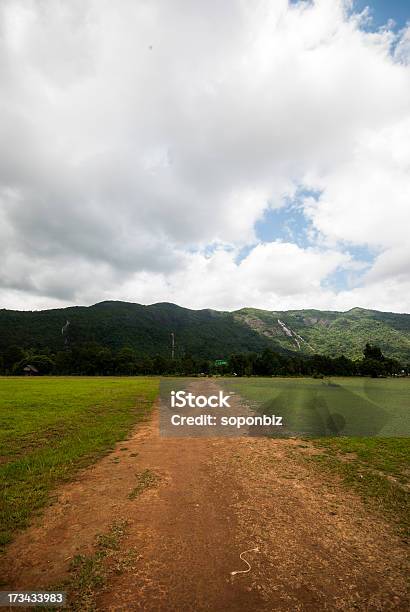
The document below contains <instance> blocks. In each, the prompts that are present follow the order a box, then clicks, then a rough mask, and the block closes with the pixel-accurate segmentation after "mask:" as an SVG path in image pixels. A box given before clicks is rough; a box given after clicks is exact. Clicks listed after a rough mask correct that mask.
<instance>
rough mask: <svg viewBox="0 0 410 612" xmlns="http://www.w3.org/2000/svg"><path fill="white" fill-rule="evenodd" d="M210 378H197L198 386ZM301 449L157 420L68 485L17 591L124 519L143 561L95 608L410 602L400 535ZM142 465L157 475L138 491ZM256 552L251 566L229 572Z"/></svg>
mask: <svg viewBox="0 0 410 612" xmlns="http://www.w3.org/2000/svg"><path fill="white" fill-rule="evenodd" d="M209 384H213V383H209V382H207V381H198V393H199V392H204V391H205V390H206V391H209ZM206 385H208V387H206ZM121 449H123V450H121ZM124 449H126V450H124ZM299 453H300V451H299V450H298V443H297V442H296V441H292V440H288V441H286V440H271V439H267V438H228V439H227V438H215V439H206V438H197V439H193V438H192V439H191V438H174V439H173V438H161V437H160V436H159V434H158V415H154V418H153V419H152V421H150V422H149V423H147V424H144V425H141V426H139V427H138V428H137V429H136V431H135V432H134V434H133V435H132V437H131V438H130V439H129V440H127V441H126V442H124V443H121V444H119V445H118V446H117V448H116V450H115V451H114V452H113V453H111V454H110V455H108V456H107V457H105V458H104V459H103V460H101V461H100V462H99V463H97V464H96V465H94V466H93V467H92V468H89V469H87V470H86V471H84V472H83V473H82V474H81V475H80V476H79V477H78V479H77V480H76V481H75V482H73V483H71V484H69V485H66V486H64V487H63V488H62V489H61V490H60V492H59V498H58V501H57V502H56V503H54V504H53V505H52V506H50V507H49V508H48V509H47V510H46V512H45V514H44V515H43V517H42V518H41V520H39V522H38V524H37V525H34V526H33V527H31V528H30V529H28V530H27V531H26V532H24V533H22V534H21V535H19V536H18V537H17V539H16V540H15V541H14V543H13V544H12V545H11V546H10V547H9V549H8V552H7V554H6V556H5V557H4V558H3V559H2V560H1V562H0V571H1V574H2V575H3V576H5V581H6V583H7V585H8V587H10V588H11V587H12V588H14V589H17V588H20V589H24V588H27V589H32V588H33V587H35V588H37V589H38V588H40V587H44V588H47V587H49V586H50V585H53V584H56V583H58V582H60V581H61V580H62V579H63V578H66V577H67V576H68V575H69V565H70V560H71V559H72V558H73V557H74V556H75V555H77V554H88V555H90V554H93V550H94V543H95V538H96V536H97V535H98V534H100V533H103V532H107V531H109V529H110V526H111V525H112V524H113V523H114V522H115V521H118V520H127V521H128V530H127V534H126V536H125V537H124V538H123V540H122V541H121V543H120V548H121V552H122V553H123V554H124V555H125V554H126V553H127V551H129V550H133V551H136V553H137V557H136V559H135V561H134V562H133V563H130V564H128V565H127V566H126V567H125V568H124V567H122V569H121V573H118V575H117V574H116V573H115V572H112V573H110V575H109V579H108V582H107V584H106V585H105V587H104V588H103V589H100V590H99V591H98V595H97V598H96V609H97V610H104V611H105V610H121V611H122V610H147V611H151V610H152V611H153V610H164V611H165V610H166V611H174V610H175V611H178V612H186V611H190V610H192V611H194V610H195V611H199V610H209V611H221V612H222V611H231V610H232V611H234V610H237V611H244V612H252V611H259V610H260V611H268V610H279V611H289V612H290V611H292V612H295V611H298V610H303V611H304V610H308V611H315V612H317V611H321V610H343V611H346V610H366V611H369V610H406V609H409V606H410V602H409V600H408V599H406V594H405V593H406V591H405V588H406V583H405V576H406V570H405V560H406V556H405V555H406V550H405V547H404V544H403V543H402V542H401V540H400V538H399V537H398V536H397V535H395V534H394V532H393V531H392V529H391V528H390V526H389V525H388V524H387V523H385V522H384V521H383V520H381V519H380V518H377V517H375V516H372V515H370V514H369V513H368V511H367V510H366V509H365V508H364V506H363V505H362V503H361V502H360V500H359V499H358V498H357V497H356V496H355V495H354V494H353V493H346V491H345V490H344V489H342V488H341V487H340V486H339V485H338V483H335V482H334V481H331V480H326V478H325V477H324V476H322V475H319V474H318V473H317V472H316V471H315V470H314V468H313V467H312V466H311V465H310V464H309V463H308V462H305V461H303V460H301V459H300V457H299ZM144 470H150V471H151V473H154V474H155V475H156V476H157V477H158V482H157V483H156V486H154V487H152V488H148V489H146V490H145V491H143V492H141V494H140V495H137V496H136V497H135V498H134V499H130V498H129V494H130V493H131V492H132V491H133V489H134V488H135V486H136V483H137V481H138V479H137V474H141V473H142V472H144ZM255 547H258V548H259V552H256V551H254V552H250V553H248V554H247V555H245V558H246V559H248V560H249V562H250V564H251V571H250V572H248V573H246V574H237V575H235V576H231V572H232V571H234V570H241V569H246V567H247V566H246V564H245V563H243V562H242V561H241V560H240V558H239V555H240V553H241V552H242V551H245V550H248V549H252V548H255ZM2 588H3V589H4V588H6V587H2Z"/></svg>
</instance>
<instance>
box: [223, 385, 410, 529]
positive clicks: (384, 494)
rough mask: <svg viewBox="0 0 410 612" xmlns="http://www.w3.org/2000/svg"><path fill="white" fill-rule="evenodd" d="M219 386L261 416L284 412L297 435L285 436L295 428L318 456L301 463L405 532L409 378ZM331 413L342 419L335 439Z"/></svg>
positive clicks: (409, 514) (409, 506)
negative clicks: (338, 482) (328, 424)
mask: <svg viewBox="0 0 410 612" xmlns="http://www.w3.org/2000/svg"><path fill="white" fill-rule="evenodd" d="M224 385H225V388H226V389H229V390H232V391H235V392H237V393H239V394H240V395H241V396H242V397H243V398H244V399H245V400H246V401H248V402H249V403H250V404H251V405H253V407H254V408H255V409H257V410H259V411H261V412H265V413H275V414H276V415H280V414H282V412H283V413H284V415H285V416H287V417H288V418H289V419H290V421H291V423H292V424H293V426H294V427H295V429H296V431H295V432H291V433H295V435H298V431H297V430H298V429H299V437H304V436H303V434H300V431H302V432H305V433H306V432H307V433H308V434H309V436H308V439H309V442H310V444H313V445H314V446H316V447H317V448H318V449H319V450H320V451H321V452H320V453H319V454H318V455H313V456H312V455H310V454H303V453H301V457H302V458H303V460H308V461H312V462H314V463H315V464H316V465H317V466H318V467H320V468H321V469H323V470H326V471H327V472H328V473H331V474H335V475H337V476H338V477H340V478H341V481H342V483H344V485H346V486H348V487H351V488H353V489H354V490H355V491H357V492H358V493H359V494H360V495H361V496H362V498H363V500H364V501H365V502H366V503H369V504H370V505H371V506H372V507H373V508H377V509H378V510H380V511H381V512H383V513H384V514H385V515H386V516H388V517H389V518H390V519H391V520H392V521H394V522H395V523H397V525H398V526H399V527H400V529H404V530H405V532H406V533H408V531H409V520H410V498H409V490H410V483H409V476H410V437H409V435H410V380H409V379H376V380H374V379H367V378H333V379H327V380H324V381H316V380H313V379H308V378H299V379H289V378H251V379H248V378H243V379H229V380H227V381H226V382H224ZM281 411H282V412H281ZM334 414H338V415H341V416H342V417H343V419H344V422H345V423H344V426H343V428H342V430H341V431H339V432H338V433H339V435H337V436H334V435H323V434H322V433H321V432H323V433H327V434H331V433H332V432H331V430H329V427H326V420H325V417H326V416H327V417H328V416H329V415H330V416H332V415H334ZM292 419H293V421H292ZM284 420H285V418H284ZM326 429H327V430H326ZM324 430H326V431H324ZM315 432H316V433H317V434H318V435H316V436H315V435H314V434H315ZM353 434H355V435H353ZM369 434H370V435H369ZM371 434H374V435H371Z"/></svg>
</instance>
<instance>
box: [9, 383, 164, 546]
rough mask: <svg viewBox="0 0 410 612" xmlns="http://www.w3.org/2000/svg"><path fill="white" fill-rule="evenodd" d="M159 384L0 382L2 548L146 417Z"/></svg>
mask: <svg viewBox="0 0 410 612" xmlns="http://www.w3.org/2000/svg"><path fill="white" fill-rule="evenodd" d="M158 384H159V381H158V379H149V378H94V377H93V378H84V377H82V378H74V377H67V378H64V377H61V378H55V377H54V378H51V377H50V378H47V377H42V378H24V379H23V378H0V546H2V545H4V544H6V543H7V542H9V541H10V539H11V537H12V534H13V532H15V531H16V530H18V529H22V528H24V527H26V526H27V525H28V523H29V521H30V518H31V517H32V516H33V515H34V514H36V513H38V512H39V511H40V510H41V508H42V507H43V506H44V505H45V504H46V503H47V502H49V500H50V496H51V494H52V491H53V489H54V488H55V487H56V485H58V484H59V483H61V482H63V481H66V480H69V479H70V478H72V477H73V475H74V474H75V473H76V471H78V470H79V469H80V468H82V467H85V466H86V465H89V464H91V463H92V462H94V461H95V460H96V459H97V458H98V457H100V456H101V455H102V454H104V453H105V452H106V451H107V450H109V449H110V448H112V447H113V445H114V444H115V442H117V441H118V440H121V439H124V438H125V437H126V435H127V433H128V432H129V431H130V428H131V427H132V425H133V424H134V423H137V422H138V421H141V420H143V419H144V418H145V417H146V416H147V415H148V414H149V412H150V410H151V407H152V403H153V400H154V399H155V397H156V395H157V392H158Z"/></svg>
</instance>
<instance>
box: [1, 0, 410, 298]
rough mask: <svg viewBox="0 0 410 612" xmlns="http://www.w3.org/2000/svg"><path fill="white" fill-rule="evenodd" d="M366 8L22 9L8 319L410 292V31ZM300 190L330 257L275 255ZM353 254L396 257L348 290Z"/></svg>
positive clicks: (9, 31) (16, 4)
mask: <svg viewBox="0 0 410 612" xmlns="http://www.w3.org/2000/svg"><path fill="white" fill-rule="evenodd" d="M347 5H348V3H344V2H342V0H340V1H333V2H330V1H329V0H316V2H313V3H312V4H310V3H304V2H301V3H299V4H292V5H291V4H288V2H287V1H285V0H280V1H279V0H277V1H276V2H271V1H268V0H259V1H256V2H255V1H250V0H249V1H248V0H227V1H226V2H223V3H220V2H216V0H215V1H213V0H212V1H210V2H206V3H200V2H190V3H187V2H184V1H183V0H176V1H175V2H172V3H169V2H165V0H152V2H149V3H147V2H144V1H142V0H139V1H134V0H123V2H121V3H120V4H118V3H113V2H110V1H109V0H86V1H84V0H81V1H80V0H75V1H73V2H70V3H57V2H54V1H53V0H43V1H41V2H40V0H24V1H23V0H13V1H11V0H7V1H5V2H3V3H2V5H1V7H0V29H1V37H0V88H1V92H2V95H1V101H0V104H1V115H0V143H1V144H0V220H1V221H2V224H3V225H2V229H0V238H2V240H1V243H0V250H1V251H2V253H3V256H2V257H3V259H2V269H1V271H0V283H1V286H2V287H3V289H2V290H0V300H1V304H0V305H5V306H9V307H10V306H13V305H14V306H17V307H43V306H44V305H47V304H50V305H55V304H65V303H76V302H80V303H91V302H95V301H98V300H101V299H107V298H114V299H115V298H117V299H120V298H123V299H124V298H127V299H130V300H132V301H138V302H144V301H145V302H148V301H159V300H168V301H176V302H178V303H182V304H183V305H186V306H197V305H200V306H201V307H205V306H209V307H220V308H235V307H240V306H244V305H255V306H256V305H260V306H268V307H271V308H279V307H285V306H288V307H309V306H313V305H316V306H317V307H319V306H321V307H328V308H330V307H342V306H344V305H345V304H349V307H350V301H351V300H361V302H360V301H359V302H356V303H352V304H351V306H354V305H357V304H359V305H365V304H364V302H366V305H368V304H367V302H369V301H371V300H374V307H376V305H377V304H380V303H381V302H379V301H378V300H379V297H378V296H377V293H375V292H374V290H373V287H374V282H375V279H376V278H381V277H383V282H388V283H390V284H389V287H393V286H394V287H396V286H397V287H399V286H401V284H403V283H407V282H408V281H409V276H408V275H407V274H406V270H405V269H404V268H405V267H404V266H402V265H401V263H400V262H402V257H403V255H402V253H403V248H404V245H405V244H406V241H407V236H406V228H407V227H408V226H409V225H410V223H409V222H410V219H409V210H410V207H409V197H410V181H409V161H408V160H409V159H410V150H409V142H410V138H409V136H410V133H409V132H410V110H409V109H410V68H409V66H408V62H407V61H406V57H407V55H408V54H407V51H406V49H407V47H408V39H409V30H403V31H402V32H401V33H400V35H399V38H397V36H396V35H394V34H393V33H392V32H391V31H390V30H389V29H388V28H385V29H383V30H381V31H379V32H376V33H374V32H373V33H370V32H365V31H363V30H361V26H360V18H358V17H349V15H348V12H347V9H346V7H347ZM393 47H394V49H395V50H394V52H392V49H393ZM299 186H307V187H310V188H313V189H316V190H320V192H321V196H320V198H319V199H318V201H315V202H313V201H312V200H309V201H306V214H307V215H308V216H309V218H310V219H311V221H312V223H313V232H312V234H311V235H312V236H316V237H317V238H316V241H317V242H316V244H312V246H311V247H310V248H307V249H304V250H302V249H300V248H299V247H297V246H296V245H292V244H290V243H283V242H282V243H281V242H275V243H272V244H260V245H258V244H257V239H256V236H255V232H254V225H255V222H256V221H257V220H258V219H261V218H262V216H263V213H264V211H265V210H266V208H267V207H269V206H271V207H279V206H283V205H284V204H285V201H286V198H288V197H291V196H292V195H294V193H295V191H296V189H297V188H298V187H299ZM210 245H213V248H214V249H215V248H216V251H215V252H214V254H213V255H212V256H211V257H206V256H205V255H204V253H205V252H207V249H209V246H210ZM346 245H348V246H351V245H369V246H371V247H372V248H373V247H374V248H375V249H377V250H378V251H380V252H381V254H380V256H379V259H378V260H377V261H376V262H375V265H374V268H373V270H370V271H369V272H368V273H367V274H366V275H364V276H363V278H362V283H363V286H362V287H359V288H357V289H351V290H350V291H348V292H345V291H344V292H339V293H337V292H336V291H335V290H330V289H329V288H326V282H325V281H326V278H327V277H328V276H329V275H330V274H332V273H333V272H334V271H335V270H337V269H340V267H343V266H345V267H347V268H350V269H351V268H352V266H353V263H354V262H352V261H351V260H350V259H349V257H348V256H347V255H344V254H343V252H342V251H343V249H344V248H345V246H346ZM244 246H247V248H248V249H251V252H250V254H249V255H248V257H247V258H245V259H244V260H243V261H242V262H240V263H237V261H236V257H237V254H238V249H240V248H241V247H244ZM252 249H253V250H252ZM395 254H397V255H395ZM383 258H384V259H383ZM389 258H390V259H389ZM396 259H397V261H398V262H399V264H398V267H397V266H396V267H395V266H394V265H393V264H392V263H391V261H393V260H394V261H396ZM389 262H390V263H389ZM404 287H407V285H405V284H403V288H404ZM398 293H399V291H398V290H397V291H396V290H394V291H393V289H391V291H390V294H391V295H392V296H393V295H394V296H396V295H398ZM407 295H408V294H407ZM401 300H402V301H401V304H402V306H401V307H400V310H404V309H409V308H410V298H405V297H404V296H402V298H401ZM385 302H386V305H387V307H389V306H388V304H390V303H391V304H392V305H394V306H395V307H397V304H398V298H397V297H392V300H391V302H389V298H388V296H387V297H386V298H385V300H384V301H383V303H385ZM399 306H400V305H399ZM391 307H392V306H391Z"/></svg>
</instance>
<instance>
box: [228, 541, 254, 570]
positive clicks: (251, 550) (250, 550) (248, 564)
mask: <svg viewBox="0 0 410 612" xmlns="http://www.w3.org/2000/svg"><path fill="white" fill-rule="evenodd" d="M248 552H259V547H258V546H257V547H256V548H250V549H249V550H244V551H243V552H241V554H240V555H239V557H240V559H241V560H242V561H243V562H244V563H246V565H247V566H248V569H246V570H236V571H235V572H231V576H235V574H247V573H248V572H250V570H251V564H250V563H248V561H247V560H246V559H244V558H243V557H242V555H244V554H245V553H248Z"/></svg>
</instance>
